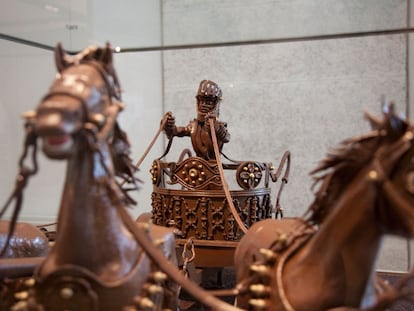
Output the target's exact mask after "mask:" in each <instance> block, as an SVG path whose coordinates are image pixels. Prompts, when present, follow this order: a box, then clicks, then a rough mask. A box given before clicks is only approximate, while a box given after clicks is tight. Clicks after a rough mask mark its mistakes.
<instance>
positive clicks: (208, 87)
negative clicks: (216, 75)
mask: <svg viewBox="0 0 414 311" xmlns="http://www.w3.org/2000/svg"><path fill="white" fill-rule="evenodd" d="M199 97H211V98H214V99H216V100H217V101H220V100H221V98H222V92H221V88H220V87H219V86H218V85H217V83H215V82H213V81H210V80H203V81H201V82H200V86H199V88H198V92H197V96H196V98H199Z"/></svg>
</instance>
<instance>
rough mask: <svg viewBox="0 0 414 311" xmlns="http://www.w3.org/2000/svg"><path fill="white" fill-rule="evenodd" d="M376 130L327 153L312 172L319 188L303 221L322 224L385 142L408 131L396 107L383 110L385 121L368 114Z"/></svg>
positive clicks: (391, 106) (345, 142) (349, 140)
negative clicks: (341, 194) (340, 196)
mask: <svg viewBox="0 0 414 311" xmlns="http://www.w3.org/2000/svg"><path fill="white" fill-rule="evenodd" d="M365 118H366V119H368V121H369V122H370V124H371V126H372V127H373V131H371V132H369V133H367V134H365V135H363V136H359V137H353V138H349V139H347V140H345V141H343V142H341V143H340V144H339V146H338V147H336V148H334V149H331V150H329V151H328V153H327V155H326V157H325V158H324V159H323V160H322V161H320V162H319V164H318V166H317V167H316V168H315V169H314V170H312V171H311V172H310V175H311V176H312V178H313V180H314V184H313V186H312V189H313V188H314V187H315V186H317V185H319V188H318V190H317V191H316V192H315V199H314V201H313V202H312V204H311V205H310V207H309V208H308V210H307V211H306V213H305V216H304V218H305V219H306V220H307V221H309V222H310V223H312V224H316V225H318V224H321V223H322V222H323V220H324V219H325V218H326V216H327V215H328V214H329V212H330V211H331V210H332V208H333V207H334V206H335V201H336V200H337V198H338V196H339V195H340V193H341V192H343V191H344V189H345V188H346V185H347V184H348V183H349V182H350V181H351V180H352V179H353V178H354V177H355V175H356V174H357V173H358V171H359V170H360V169H361V168H363V167H364V166H365V165H366V164H368V163H369V162H370V161H371V159H372V156H373V154H374V153H375V150H377V149H378V147H379V146H380V145H381V143H383V142H384V141H395V140H396V139H398V138H399V137H401V136H402V135H403V134H404V133H405V132H406V130H407V128H408V123H407V122H406V120H405V119H404V118H402V117H399V116H397V115H396V114H395V112H394V104H393V103H391V104H390V105H388V106H385V107H384V118H383V119H382V120H381V119H378V118H375V117H373V116H371V115H370V114H368V113H365Z"/></svg>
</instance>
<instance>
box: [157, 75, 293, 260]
mask: <svg viewBox="0 0 414 311" xmlns="http://www.w3.org/2000/svg"><path fill="white" fill-rule="evenodd" d="M221 100H222V90H221V89H220V87H219V86H218V85H217V83H215V82H213V81H211V80H203V81H201V82H200V85H199V88H198V91H197V94H196V101H197V102H196V105H197V117H196V118H195V119H194V120H192V121H190V123H189V124H188V125H187V126H177V125H176V124H175V118H174V116H173V115H172V113H171V112H168V113H166V115H165V117H164V119H163V121H162V122H161V128H162V129H163V130H164V132H165V134H166V135H167V137H168V138H169V144H168V147H167V151H166V153H165V154H164V155H163V156H162V157H161V158H159V159H156V160H155V161H154V162H153V165H152V168H151V174H152V180H153V184H154V188H153V193H152V207H153V209H152V219H153V222H154V223H155V224H158V225H161V226H167V227H173V228H175V229H176V230H177V231H178V232H179V234H180V238H181V239H178V241H177V243H178V244H179V245H182V246H183V245H184V244H186V242H187V239H188V238H190V237H192V238H193V239H192V245H194V246H195V253H196V256H195V261H196V266H199V267H224V266H233V252H234V249H235V247H236V245H237V241H238V240H239V239H240V237H241V236H242V235H243V233H244V232H246V231H247V228H249V227H250V226H251V225H252V224H253V223H255V222H257V221H260V220H262V219H266V218H270V217H272V216H273V215H275V216H278V215H279V214H280V213H281V211H282V209H281V208H280V205H279V197H280V191H279V193H278V196H277V199H276V204H275V205H276V206H273V205H272V202H271V201H272V200H271V198H270V194H271V189H270V187H269V182H270V180H272V181H273V182H276V181H277V180H278V178H279V177H280V176H281V174H282V170H283V167H284V165H285V164H286V165H287V168H286V171H285V174H284V176H283V178H282V183H281V187H283V185H284V184H285V183H287V181H288V175H289V165H290V153H289V152H286V153H285V155H284V156H283V158H282V161H281V163H280V166H279V168H278V169H277V170H276V169H275V167H274V166H273V164H272V163H263V162H258V161H234V160H230V159H229V158H228V157H226V156H225V155H224V154H223V153H222V148H223V145H224V144H225V143H228V142H229V140H230V134H229V132H228V129H227V124H226V123H225V122H222V121H219V120H218V116H219V105H220V102H221ZM176 136H178V137H182V136H190V137H191V143H192V146H193V149H194V152H195V153H196V156H192V154H191V151H189V150H187V149H185V150H184V151H183V153H182V155H181V156H180V158H179V160H178V161H177V162H164V161H162V158H163V157H164V156H165V155H166V154H167V153H168V151H169V148H170V146H171V144H172V141H173V138H174V137H176ZM185 156H188V158H184V157H185ZM221 156H223V157H225V158H226V159H228V160H229V161H230V163H222V162H221ZM224 171H226V172H231V173H233V174H235V182H237V184H238V185H239V186H240V188H239V189H235V190H232V191H230V190H229V188H228V186H227V181H226V180H225V177H224ZM176 186H181V189H179V188H177V187H176ZM219 254H220V255H219Z"/></svg>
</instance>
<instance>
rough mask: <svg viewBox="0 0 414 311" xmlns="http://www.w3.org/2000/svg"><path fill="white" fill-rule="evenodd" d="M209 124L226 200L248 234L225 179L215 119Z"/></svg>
mask: <svg viewBox="0 0 414 311" xmlns="http://www.w3.org/2000/svg"><path fill="white" fill-rule="evenodd" d="M208 122H209V125H210V134H211V138H212V140H213V146H214V154H215V156H216V161H217V167H218V169H219V173H220V178H221V183H222V185H223V190H224V193H225V195H226V199H227V203H228V206H229V208H230V212H231V214H232V215H233V217H234V219H235V220H236V222H237V225H238V226H239V228H240V229H241V230H242V231H243V233H246V232H247V230H248V228H247V226H246V224H245V223H244V222H243V221H242V220H241V218H240V215H239V213H238V212H237V210H236V207H235V206H234V203H233V198H232V197H231V194H230V190H229V186H228V185H227V182H226V179H225V178H224V170H223V164H222V163H221V159H220V151H219V147H218V143H217V136H216V132H215V130H214V119H213V118H208Z"/></svg>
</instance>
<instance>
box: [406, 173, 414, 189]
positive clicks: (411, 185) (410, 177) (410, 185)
mask: <svg viewBox="0 0 414 311" xmlns="http://www.w3.org/2000/svg"><path fill="white" fill-rule="evenodd" d="M405 187H406V189H407V190H408V192H410V193H412V194H414V171H411V172H409V173H407V176H406V185H405Z"/></svg>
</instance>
